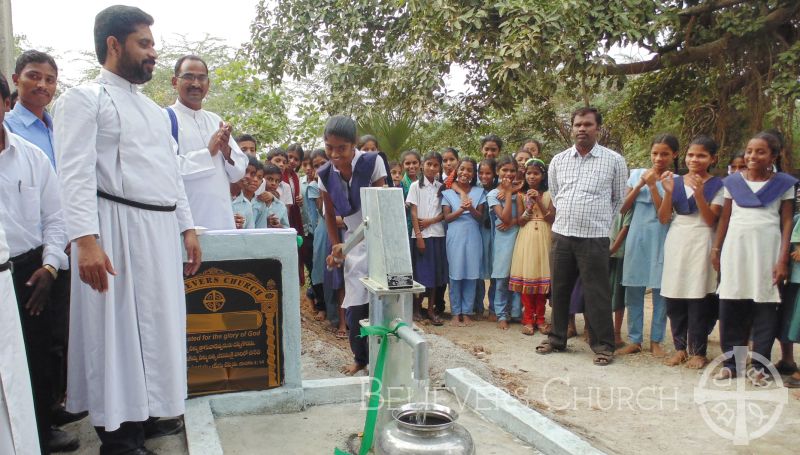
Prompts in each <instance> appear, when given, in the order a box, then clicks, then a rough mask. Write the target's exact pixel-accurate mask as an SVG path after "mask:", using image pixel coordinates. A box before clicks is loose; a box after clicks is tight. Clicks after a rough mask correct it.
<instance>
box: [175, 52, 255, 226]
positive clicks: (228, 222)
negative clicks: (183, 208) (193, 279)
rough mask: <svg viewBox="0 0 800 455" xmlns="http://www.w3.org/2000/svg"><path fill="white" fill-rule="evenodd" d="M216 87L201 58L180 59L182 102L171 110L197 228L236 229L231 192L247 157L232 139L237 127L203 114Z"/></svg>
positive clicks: (177, 70) (178, 88) (177, 86)
mask: <svg viewBox="0 0 800 455" xmlns="http://www.w3.org/2000/svg"><path fill="white" fill-rule="evenodd" d="M210 85H211V82H210V81H209V79H208V67H207V66H206V62H204V61H203V60H202V59H201V58H200V57H198V56H196V55H184V56H183V57H181V58H179V59H178V61H177V63H175V75H174V76H173V77H172V86H173V87H175V90H176V91H177V92H178V100H177V101H176V102H175V104H173V105H172V106H170V107H168V108H167V111H168V113H169V116H170V121H171V123H172V134H173V137H174V138H175V140H176V141H177V142H178V167H179V168H180V171H181V176H183V184H184V186H185V187H186V196H187V197H188V198H189V207H190V208H191V209H192V219H193V220H194V222H195V225H197V226H203V227H205V228H208V229H235V224H234V221H233V211H232V210H231V203H230V199H229V198H228V188H229V185H230V183H234V182H238V181H239V180H241V179H242V177H244V172H245V169H246V168H247V156H246V155H245V154H244V153H243V152H242V151H241V150H240V149H239V146H238V145H237V144H236V141H234V140H233V138H232V137H231V126H230V125H229V124H227V123H225V122H223V121H222V119H220V117H219V116H218V115H217V114H215V113H213V112H209V111H205V110H203V99H204V98H205V97H206V95H207V94H208V89H209V86H210Z"/></svg>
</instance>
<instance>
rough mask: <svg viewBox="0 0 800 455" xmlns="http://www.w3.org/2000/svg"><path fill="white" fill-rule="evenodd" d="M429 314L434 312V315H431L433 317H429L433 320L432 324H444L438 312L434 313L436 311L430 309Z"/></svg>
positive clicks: (437, 325)
mask: <svg viewBox="0 0 800 455" xmlns="http://www.w3.org/2000/svg"><path fill="white" fill-rule="evenodd" d="M428 314H429V315H430V314H432V315H433V316H431V317H430V318H429V319H430V320H431V325H435V326H436V327H439V326H443V325H444V322H442V318H440V317H439V315H438V314H436V313H434V312H432V311H429V312H428Z"/></svg>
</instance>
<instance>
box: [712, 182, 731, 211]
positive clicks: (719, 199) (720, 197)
mask: <svg viewBox="0 0 800 455" xmlns="http://www.w3.org/2000/svg"><path fill="white" fill-rule="evenodd" d="M724 188H725V187H722V188H721V189H719V190H717V194H715V195H714V197H713V198H712V199H711V205H719V206H720V207H721V206H723V205H725V191H727V190H725V189H724Z"/></svg>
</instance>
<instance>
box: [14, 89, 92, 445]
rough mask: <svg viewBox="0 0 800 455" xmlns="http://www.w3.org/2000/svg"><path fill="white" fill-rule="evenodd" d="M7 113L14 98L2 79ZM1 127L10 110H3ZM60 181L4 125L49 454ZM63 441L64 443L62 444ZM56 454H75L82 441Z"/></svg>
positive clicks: (42, 435)
mask: <svg viewBox="0 0 800 455" xmlns="http://www.w3.org/2000/svg"><path fill="white" fill-rule="evenodd" d="M0 95H1V96H2V100H3V108H5V107H6V106H7V104H8V101H9V97H10V93H9V91H8V83H7V81H6V80H5V77H3V76H2V74H0ZM0 111H2V112H0V125H2V120H3V119H4V117H5V109H0ZM58 193H59V191H58V179H57V177H56V174H55V171H54V170H53V168H52V166H51V164H50V160H49V159H48V157H47V155H45V153H44V152H43V151H42V150H41V149H40V148H38V147H36V146H35V145H33V144H32V143H30V142H28V141H26V140H25V139H23V138H21V137H19V136H17V135H16V134H13V133H11V132H10V131H9V130H8V128H7V127H5V126H0V222H2V224H3V226H5V232H6V239H7V240H8V246H9V251H10V255H11V263H12V264H14V271H13V273H12V277H13V280H14V290H15V293H16V295H17V302H18V306H19V318H20V322H21V323H22V335H23V338H24V340H25V347H26V354H27V356H28V366H29V371H30V377H31V385H32V388H33V391H34V407H35V410H36V423H37V428H38V431H39V444H40V446H41V448H42V450H43V451H44V452H45V453H49V451H50V447H49V444H50V423H51V420H50V413H51V407H52V405H53V399H52V398H53V386H52V370H53V369H52V367H51V363H50V349H51V348H52V345H53V324H52V323H53V318H52V317H51V312H52V311H53V308H52V306H51V305H49V303H50V299H51V293H52V290H53V283H54V282H55V280H56V278H57V277H58V269H66V268H67V267H68V264H67V255H66V254H65V253H64V248H65V247H66V245H67V235H66V230H65V227H64V220H63V218H62V216H61V203H60V201H59V198H58ZM62 442H64V441H62ZM66 442H68V443H69V444H67V445H59V446H58V447H56V448H55V449H67V450H76V449H77V448H78V441H77V439H72V440H71V441H66Z"/></svg>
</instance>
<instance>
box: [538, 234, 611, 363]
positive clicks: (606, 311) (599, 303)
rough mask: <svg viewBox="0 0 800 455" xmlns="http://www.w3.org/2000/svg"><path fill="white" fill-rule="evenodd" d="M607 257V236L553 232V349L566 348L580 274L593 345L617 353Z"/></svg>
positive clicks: (551, 259)
mask: <svg viewBox="0 0 800 455" xmlns="http://www.w3.org/2000/svg"><path fill="white" fill-rule="evenodd" d="M608 255H609V240H608V237H600V238H581V237H567V236H563V235H560V234H556V233H555V232H554V233H553V243H552V246H551V248H550V275H551V284H550V289H551V292H552V295H551V303H552V305H553V327H552V330H551V332H550V335H549V341H550V344H551V345H552V346H553V347H554V348H556V349H563V348H565V347H566V346H567V324H568V321H569V304H570V296H571V295H572V289H573V288H574V287H575V281H576V280H577V278H578V275H579V274H580V277H581V281H582V283H583V291H584V295H585V300H586V307H585V309H584V313H583V316H584V318H586V322H587V324H588V326H589V329H590V331H591V339H590V340H589V343H590V346H591V347H592V350H593V351H594V352H597V353H604V354H613V353H614V323H613V319H612V316H611V286H610V285H609V281H608Z"/></svg>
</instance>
